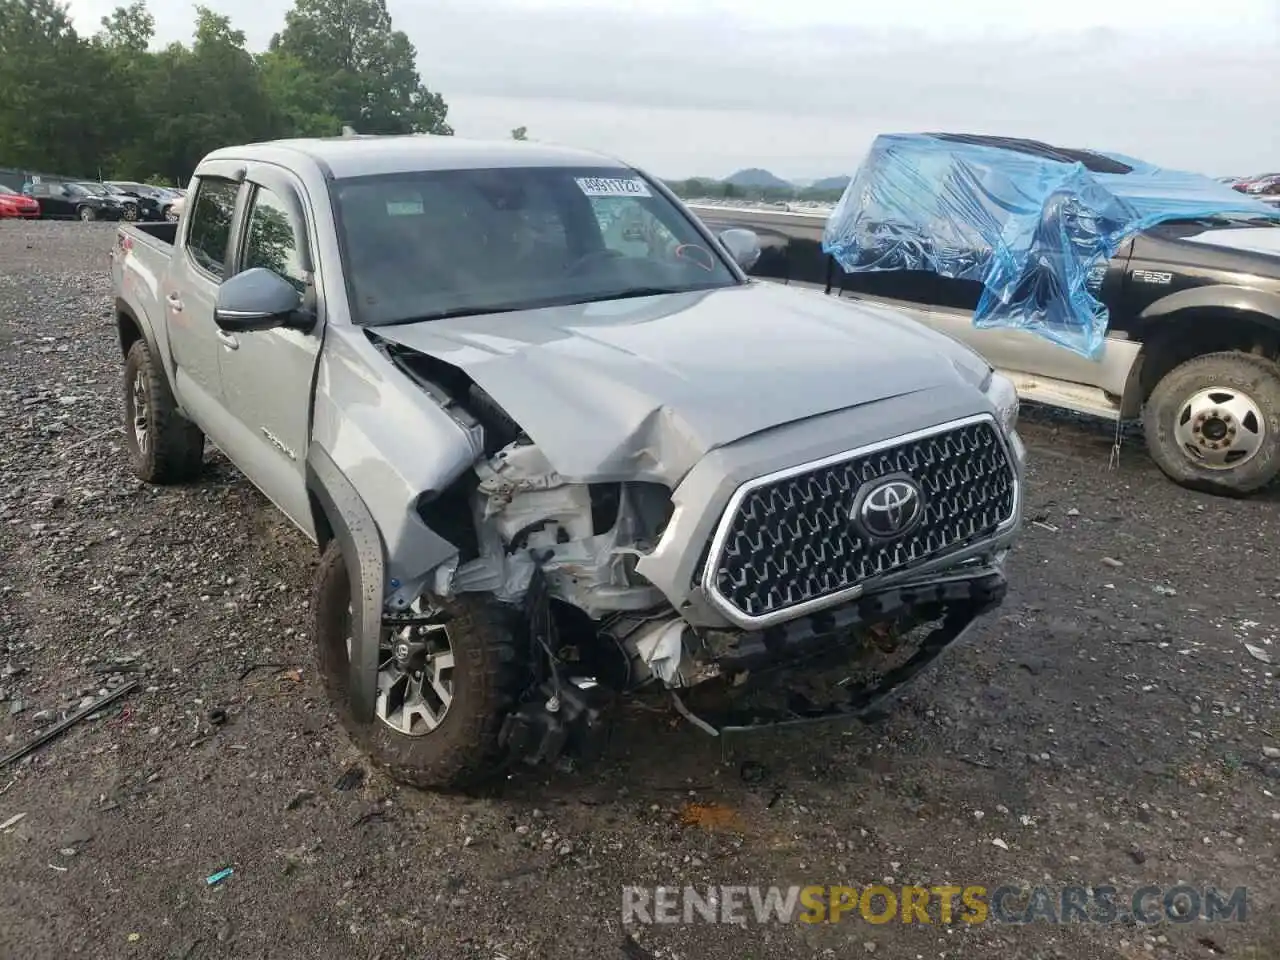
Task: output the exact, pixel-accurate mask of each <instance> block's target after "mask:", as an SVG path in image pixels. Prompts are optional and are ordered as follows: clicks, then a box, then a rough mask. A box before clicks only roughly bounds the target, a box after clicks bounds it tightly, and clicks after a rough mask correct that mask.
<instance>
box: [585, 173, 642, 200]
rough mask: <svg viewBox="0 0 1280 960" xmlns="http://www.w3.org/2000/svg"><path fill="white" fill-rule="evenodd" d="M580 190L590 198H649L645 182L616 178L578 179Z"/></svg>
mask: <svg viewBox="0 0 1280 960" xmlns="http://www.w3.org/2000/svg"><path fill="white" fill-rule="evenodd" d="M575 179H576V180H577V183H578V189H580V190H581V191H582V192H583V193H585V194H586V195H587V196H588V197H648V196H652V194H651V193H649V188H648V187H647V186H646V185H645V182H644V181H643V180H632V179H627V178H622V177H618V178H614V177H576V178H575Z"/></svg>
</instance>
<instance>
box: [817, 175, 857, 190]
mask: <svg viewBox="0 0 1280 960" xmlns="http://www.w3.org/2000/svg"><path fill="white" fill-rule="evenodd" d="M848 185H849V178H848V177H823V178H822V179H821V180H815V181H813V183H811V184H809V189H810V190H843V189H844V188H845V187H847V186H848Z"/></svg>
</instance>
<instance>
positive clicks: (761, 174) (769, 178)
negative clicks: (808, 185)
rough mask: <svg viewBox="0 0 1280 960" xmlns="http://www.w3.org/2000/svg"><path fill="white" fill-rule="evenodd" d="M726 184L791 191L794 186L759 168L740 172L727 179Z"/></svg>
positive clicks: (749, 168)
mask: <svg viewBox="0 0 1280 960" xmlns="http://www.w3.org/2000/svg"><path fill="white" fill-rule="evenodd" d="M724 182H725V183H732V184H733V185H734V186H735V187H765V188H772V189H775V190H790V189H792V188H793V186H794V185H793V184H792V183H791V182H790V181H787V180H783V179H782V178H781V177H777V176H774V175H773V174H772V173H770V172H769V171H768V170H761V169H760V168H759V167H748V168H747V169H746V170H739V171H738V172H737V173H732V174H730V175H729V176H727V177H725V178H724Z"/></svg>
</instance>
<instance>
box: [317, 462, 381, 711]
mask: <svg viewBox="0 0 1280 960" xmlns="http://www.w3.org/2000/svg"><path fill="white" fill-rule="evenodd" d="M306 477H307V489H308V490H309V491H310V492H311V494H312V495H313V496H314V497H315V499H316V500H317V501H318V503H319V505H320V508H321V509H322V510H323V511H324V519H325V520H327V521H328V524H329V528H330V529H331V530H332V531H333V535H334V537H335V539H337V541H338V545H339V547H340V548H341V550H342V557H343V559H344V560H345V561H346V567H347V575H348V576H349V577H350V578H351V606H352V618H351V632H352V637H351V660H350V671H351V672H350V676H349V677H348V678H347V687H348V692H349V696H350V698H351V713H352V715H353V716H354V718H355V720H356V721H357V722H358V723H370V722H372V721H373V718H374V700H375V699H376V697H377V687H378V638H379V634H380V632H381V630H382V601H383V580H384V577H385V568H386V561H385V556H384V549H383V544H382V537H381V535H380V534H379V533H378V526H377V524H376V523H375V522H374V519H373V514H372V513H370V511H369V508H368V506H367V505H366V504H365V502H364V500H363V499H361V497H360V494H359V493H357V492H356V489H355V487H353V486H352V485H351V482H350V481H349V480H348V479H347V478H346V477H345V476H344V475H343V473H342V471H341V470H339V469H338V466H337V464H335V463H334V462H333V460H332V459H330V457H329V455H328V454H327V453H325V451H324V450H323V448H321V447H320V446H318V445H316V444H312V445H311V446H310V448H309V449H308V451H307V464H306Z"/></svg>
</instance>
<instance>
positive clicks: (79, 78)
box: [0, 0, 129, 176]
mask: <svg viewBox="0 0 1280 960" xmlns="http://www.w3.org/2000/svg"><path fill="white" fill-rule="evenodd" d="M113 75H114V70H113V63H112V61H111V59H110V57H109V56H108V55H107V54H106V52H105V51H103V50H101V49H100V48H98V47H97V46H95V45H93V44H91V43H89V42H88V41H86V40H83V39H81V37H79V36H78V35H77V34H76V31H75V29H74V27H72V25H71V19H70V16H69V15H68V13H67V7H66V6H65V5H64V4H61V3H58V2H56V0H0V163H4V164H8V165H10V166H17V167H22V168H26V169H32V170H40V171H44V172H58V173H67V174H70V175H73V176H93V175H96V173H97V171H98V168H99V167H100V165H101V164H102V162H103V160H104V158H105V157H109V156H110V155H111V154H113V153H114V152H115V150H116V149H117V147H118V145H119V142H120V140H121V138H122V137H124V136H128V135H129V131H127V130H122V129H120V128H119V127H118V126H117V121H116V119H115V116H116V114H117V113H118V111H119V108H120V106H121V98H120V91H119V89H118V88H117V87H116V86H115V85H114V84H113V83H112V82H111V81H112V78H113Z"/></svg>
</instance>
